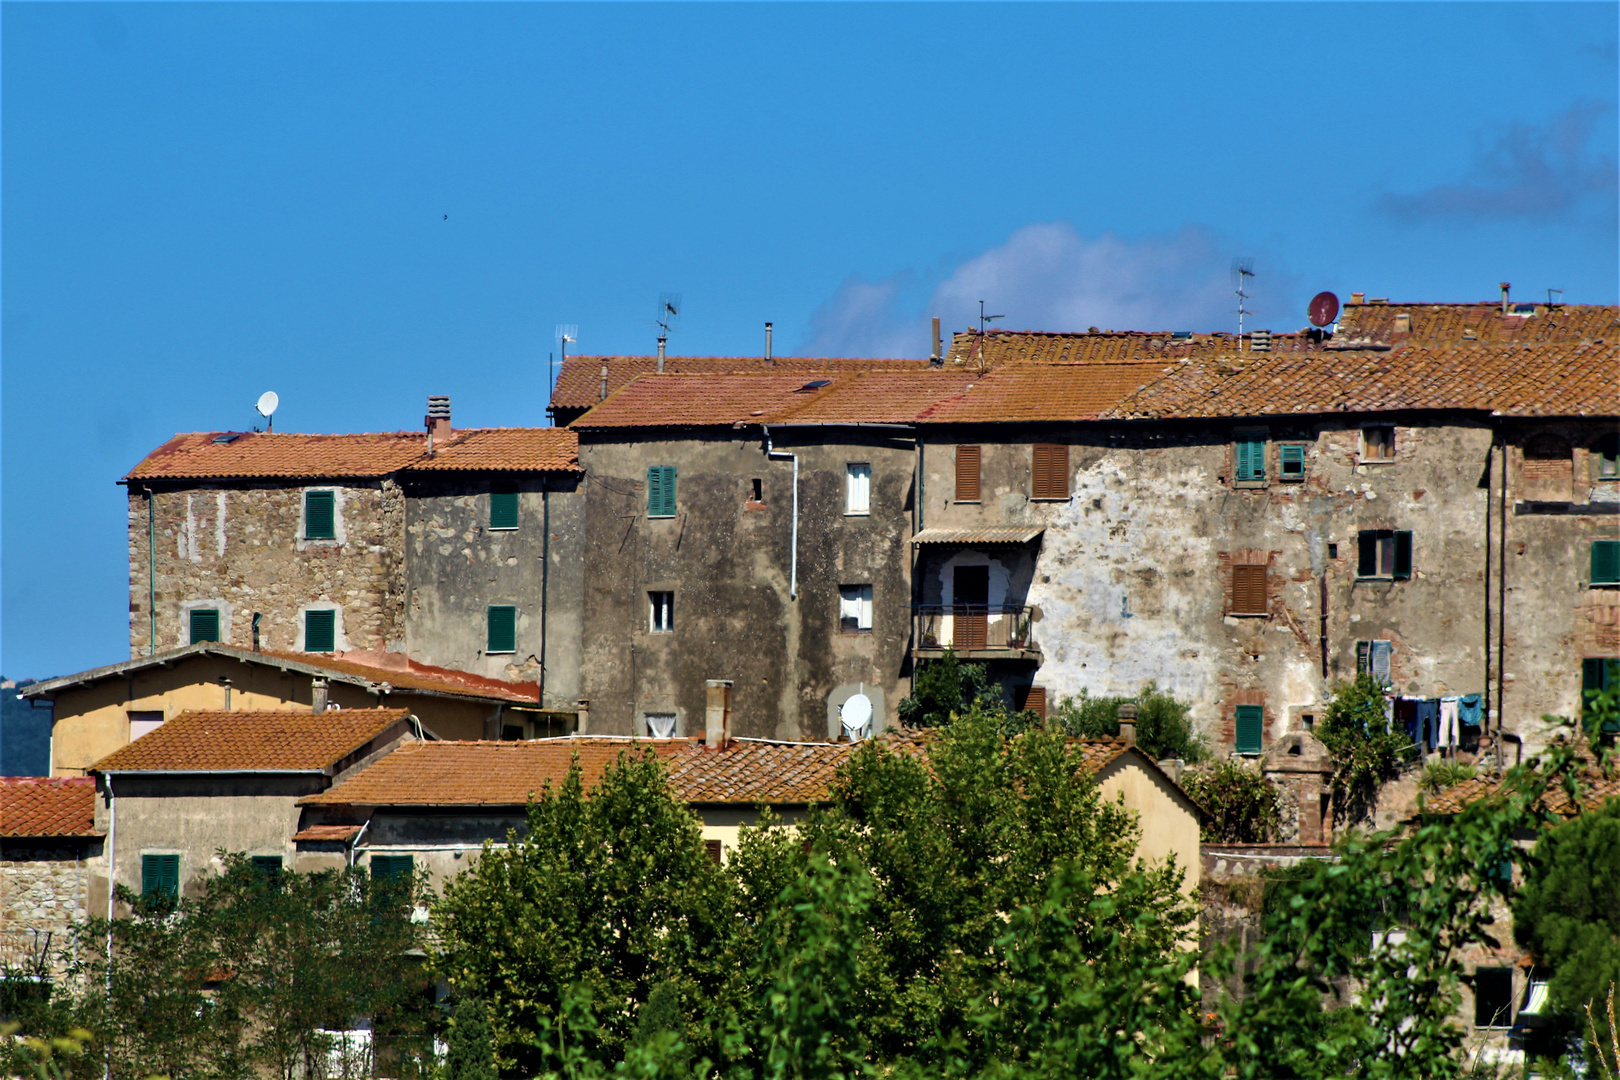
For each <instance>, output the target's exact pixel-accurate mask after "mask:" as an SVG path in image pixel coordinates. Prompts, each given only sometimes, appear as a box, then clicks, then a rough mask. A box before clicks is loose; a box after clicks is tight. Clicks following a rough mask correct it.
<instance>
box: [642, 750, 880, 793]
mask: <svg viewBox="0 0 1620 1080" xmlns="http://www.w3.org/2000/svg"><path fill="white" fill-rule="evenodd" d="M854 749H855V744H853V743H777V742H754V741H752V740H738V741H736V742H733V743H731V744H730V745H728V746H727V747H726V748H725V749H724V750H720V751H715V750H709V749H707V748H705V747H701V746H700V747H694V748H693V749H692V750H690V751H688V752H687V753H685V754H683V755H681V756H680V757H678V758H675V759H674V760H673V761H671V762H670V769H669V784H670V787H671V788H673V789H674V791H675V793H676V794H677V795H679V796H680V797H681V798H683V799H685V800H686V801H687V802H691V803H744V804H746V805H749V806H753V805H755V804H757V803H777V804H780V803H809V802H825V801H826V800H827V793H828V791H830V790H831V787H832V781H833V777H834V776H835V775H837V773H838V770H839V768H840V767H841V766H842V765H843V764H844V762H846V761H848V760H849V755H850V754H851V753H852V752H853V751H854Z"/></svg>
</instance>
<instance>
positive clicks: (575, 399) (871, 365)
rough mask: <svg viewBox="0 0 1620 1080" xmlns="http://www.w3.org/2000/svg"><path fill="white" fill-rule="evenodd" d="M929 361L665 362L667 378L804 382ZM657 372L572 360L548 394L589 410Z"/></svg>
mask: <svg viewBox="0 0 1620 1080" xmlns="http://www.w3.org/2000/svg"><path fill="white" fill-rule="evenodd" d="M927 367H928V361H926V360H908V359H904V358H899V357H894V358H888V359H883V358H870V359H861V358H858V357H839V356H831V357H821V358H812V357H801V356H781V357H777V358H775V359H773V360H769V361H767V360H766V359H765V358H764V357H760V356H671V357H668V358H667V359H666V360H665V361H664V372H665V373H666V374H669V375H773V374H787V375H802V376H804V377H805V378H807V379H810V378H815V377H816V375H817V374H824V373H828V372H854V371H919V370H926V369H927ZM603 368H607V372H608V374H607V381H608V385H607V395H604V394H603V393H602V369H603ZM657 372H658V358H657V357H656V356H571V357H569V358H568V359H567V360H564V361H563V365H562V370H561V371H559V372H558V373H557V385H556V386H555V387H553V388H552V392H551V407H552V408H553V409H559V410H573V409H589V408H591V407H592V406H594V405H596V404H597V403H598V402H599V401H601V400H602V399H603V397H604V396H611V395H612V394H614V393H615V392H617V391H618V390H621V389H623V388H624V387H625V386H627V385H628V384H629V383H630V382H632V381H633V380H635V379H637V378H640V377H641V376H643V375H654V374H657Z"/></svg>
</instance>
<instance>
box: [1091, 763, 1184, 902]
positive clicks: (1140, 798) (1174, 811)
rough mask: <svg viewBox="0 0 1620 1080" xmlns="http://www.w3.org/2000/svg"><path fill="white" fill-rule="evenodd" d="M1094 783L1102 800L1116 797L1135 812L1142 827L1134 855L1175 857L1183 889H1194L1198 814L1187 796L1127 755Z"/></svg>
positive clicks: (1151, 858)
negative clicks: (1181, 875) (1184, 876)
mask: <svg viewBox="0 0 1620 1080" xmlns="http://www.w3.org/2000/svg"><path fill="white" fill-rule="evenodd" d="M1097 786H1098V788H1099V789H1100V791H1101V792H1102V797H1103V799H1104V800H1105V801H1107V802H1113V801H1115V800H1116V799H1117V800H1120V801H1121V802H1123V803H1124V805H1125V809H1127V810H1129V811H1131V813H1133V814H1135V815H1136V820H1137V824H1138V826H1140V828H1141V830H1142V839H1141V840H1140V842H1139V843H1138V844H1137V849H1136V850H1137V857H1138V858H1141V859H1145V860H1148V861H1150V862H1163V861H1164V860H1165V859H1166V858H1167V857H1169V856H1172V855H1173V856H1175V860H1176V865H1177V866H1178V867H1180V868H1181V869H1182V870H1183V871H1185V872H1186V875H1187V876H1186V879H1185V880H1184V881H1183V883H1182V888H1183V890H1184V891H1185V892H1187V893H1192V892H1193V891H1194V890H1195V889H1197V888H1198V882H1199V880H1200V875H1201V874H1202V872H1203V863H1202V862H1201V861H1200V860H1199V854H1198V852H1199V839H1198V816H1197V812H1196V811H1195V810H1194V809H1193V808H1192V803H1191V801H1190V800H1189V799H1188V798H1187V796H1186V795H1185V794H1184V793H1182V792H1181V791H1179V790H1177V789H1176V788H1175V787H1173V786H1172V785H1171V783H1170V782H1169V781H1168V780H1167V779H1165V777H1163V776H1161V775H1159V774H1158V773H1156V772H1154V771H1152V770H1150V769H1147V768H1144V767H1143V766H1142V765H1141V764H1140V763H1138V762H1136V761H1133V760H1131V758H1130V756H1129V754H1127V755H1124V756H1121V757H1118V758H1115V759H1114V760H1113V761H1112V762H1110V763H1109V764H1108V766H1107V767H1106V768H1105V769H1103V771H1102V772H1100V773H1099V774H1098V775H1097Z"/></svg>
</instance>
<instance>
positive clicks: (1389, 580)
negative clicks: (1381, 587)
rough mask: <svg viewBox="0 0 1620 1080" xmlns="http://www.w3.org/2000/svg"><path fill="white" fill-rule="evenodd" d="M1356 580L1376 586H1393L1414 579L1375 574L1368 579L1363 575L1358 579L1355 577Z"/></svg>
mask: <svg viewBox="0 0 1620 1080" xmlns="http://www.w3.org/2000/svg"><path fill="white" fill-rule="evenodd" d="M1355 580H1357V581H1365V582H1368V583H1369V584H1374V585H1376V584H1380V583H1382V584H1385V585H1389V584H1393V583H1394V582H1397V581H1411V580H1412V579H1411V578H1409V577H1392V576H1390V575H1389V574H1373V575H1371V576H1368V577H1363V576H1362V575H1360V574H1357V575H1356V577H1355Z"/></svg>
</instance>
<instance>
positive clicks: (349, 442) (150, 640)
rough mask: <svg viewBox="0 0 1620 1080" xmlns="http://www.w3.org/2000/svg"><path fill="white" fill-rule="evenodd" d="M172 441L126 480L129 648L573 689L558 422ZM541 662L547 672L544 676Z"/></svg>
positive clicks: (571, 529)
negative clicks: (421, 668) (313, 658)
mask: <svg viewBox="0 0 1620 1080" xmlns="http://www.w3.org/2000/svg"><path fill="white" fill-rule="evenodd" d="M430 411H431V412H432V413H433V415H430V416H429V417H428V430H427V431H426V432H425V433H410V432H400V433H372V434H358V435H289V434H281V433H261V432H203V433H194V434H189V435H177V436H175V437H174V438H173V439H171V440H169V441H168V442H167V443H165V444H164V445H163V446H161V447H159V448H158V449H156V450H155V451H153V452H152V453H151V454H150V455H148V456H147V458H146V459H145V460H143V461H142V462H141V463H140V464H139V465H137V466H136V467H135V469H133V470H132V471H131V472H130V473H129V475H128V476H126V477H125V478H124V479H123V480H122V481H121V483H123V484H124V485H125V486H126V487H127V488H128V490H129V551H130V579H129V580H130V653H131V655H132V656H150V655H154V654H156V653H159V652H165V651H167V650H169V649H173V648H177V647H180V646H184V645H189V644H192V643H195V642H198V641H218V642H221V643H224V644H228V645H236V646H238V647H242V648H251V649H265V650H274V651H280V652H302V653H338V652H342V653H348V652H362V653H370V654H376V655H379V656H381V655H384V654H390V653H401V654H404V655H405V656H407V657H408V658H409V659H411V660H413V661H416V662H419V663H424V664H428V665H432V666H439V667H447V668H455V669H458V670H461V671H467V672H471V673H473V674H476V675H481V676H484V677H488V678H494V679H502V680H507V681H518V682H537V681H538V682H543V683H544V684H545V688H544V693H545V695H546V699H545V700H546V703H547V704H548V705H552V706H557V707H567V708H572V707H573V705H574V702H575V701H576V700H577V698H578V687H577V685H576V684H575V681H574V680H575V672H576V671H577V667H578V652H577V649H578V644H577V643H578V641H579V629H578V615H579V609H580V598H579V589H580V585H581V578H580V573H579V570H580V565H581V560H580V550H579V544H580V530H579V521H580V519H581V516H582V515H581V513H580V508H579V497H578V494H577V487H578V480H579V468H578V465H577V461H576V449H575V447H576V443H575V438H574V435H573V433H572V432H569V431H566V430H559V429H551V428H492V429H471V430H462V431H457V430H454V429H453V428H452V427H451V423H450V415H449V411H450V406H449V400H448V399H435V400H434V401H433V402H431V403H430ZM547 667H550V668H551V669H552V670H553V671H554V672H555V674H556V677H555V678H553V679H551V680H549V681H548V680H545V679H544V678H543V672H544V671H545V670H546V668H547Z"/></svg>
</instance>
